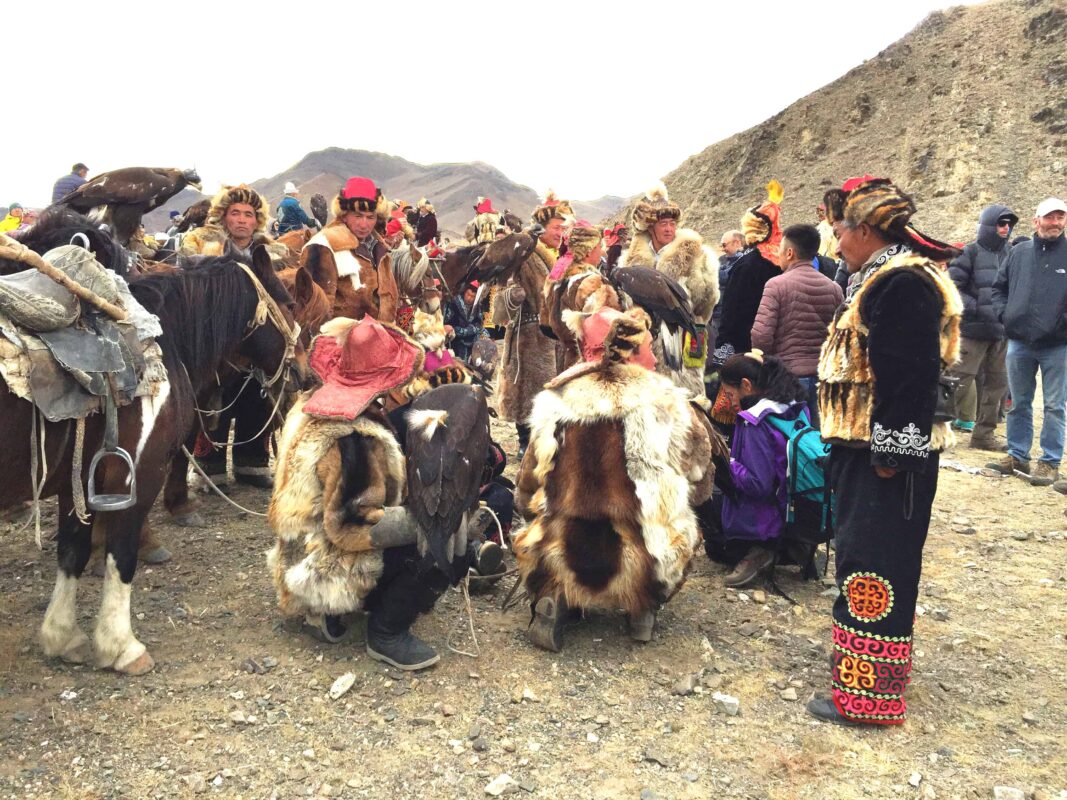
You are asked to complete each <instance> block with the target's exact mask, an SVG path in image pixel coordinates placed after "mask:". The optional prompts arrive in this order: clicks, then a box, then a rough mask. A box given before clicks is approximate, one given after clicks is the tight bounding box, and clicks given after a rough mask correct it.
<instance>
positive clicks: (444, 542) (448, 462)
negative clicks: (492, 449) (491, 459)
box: [406, 384, 489, 581]
mask: <svg viewBox="0 0 1067 800" xmlns="http://www.w3.org/2000/svg"><path fill="white" fill-rule="evenodd" d="M407 419H408V432H407V447H406V453H407V473H408V500H407V505H408V509H409V510H410V512H411V513H412V515H413V516H414V517H415V519H416V520H417V521H418V523H419V552H420V553H421V554H422V555H423V557H424V558H425V559H426V560H428V561H429V562H431V563H433V564H435V565H436V566H437V567H438V568H439V569H441V571H442V572H444V573H445V574H446V575H448V576H449V578H450V579H451V580H452V581H456V580H458V579H459V578H460V577H461V576H459V575H455V574H454V570H453V565H452V562H453V561H454V560H455V558H456V557H457V556H461V555H462V554H463V551H464V549H465V548H466V545H467V541H466V527H465V520H464V516H465V515H466V514H467V513H468V512H470V511H472V510H473V509H474V508H475V507H477V504H478V494H479V491H480V488H481V479H482V468H483V467H484V465H485V457H486V453H487V452H488V449H489V411H488V405H487V403H486V399H485V394H484V392H482V390H481V389H479V388H477V387H473V386H469V385H466V384H448V385H446V386H439V387H438V388H436V389H434V390H432V391H430V392H427V393H426V394H424V395H422V396H421V397H419V398H417V399H416V400H415V401H414V402H413V403H412V404H411V410H410V411H408V414H407Z"/></svg>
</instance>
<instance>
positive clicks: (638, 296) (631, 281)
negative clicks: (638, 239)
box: [609, 267, 697, 369]
mask: <svg viewBox="0 0 1067 800" xmlns="http://www.w3.org/2000/svg"><path fill="white" fill-rule="evenodd" d="M609 280H610V281H611V283H612V284H613V285H614V286H615V288H616V289H617V290H618V291H619V292H624V293H625V294H626V295H627V296H628V297H629V298H630V299H631V300H633V302H634V304H635V305H639V306H641V308H643V309H644V310H645V311H647V312H648V315H649V316H650V317H652V330H653V331H654V333H655V335H657V336H658V337H659V340H660V344H661V345H662V346H663V358H664V361H665V362H666V363H667V366H668V367H670V368H671V369H680V368H681V366H682V332H683V331H686V332H688V333H690V334H691V335H693V336H696V335H697V328H696V323H695V321H694V320H693V304H692V303H691V302H690V300H689V293H688V292H687V291H686V290H685V287H684V286H682V285H681V284H680V283H678V282H677V281H676V280H674V279H673V278H670V277H668V276H666V275H664V274H663V273H662V272H660V271H659V270H655V269H650V268H649V267H618V268H616V269H614V270H612V271H611V277H610V278H609Z"/></svg>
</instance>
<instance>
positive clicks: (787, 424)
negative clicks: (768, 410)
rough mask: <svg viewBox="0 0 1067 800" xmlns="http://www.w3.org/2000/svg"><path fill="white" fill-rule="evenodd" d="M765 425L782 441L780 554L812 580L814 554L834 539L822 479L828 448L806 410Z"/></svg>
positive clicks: (825, 484) (831, 511)
mask: <svg viewBox="0 0 1067 800" xmlns="http://www.w3.org/2000/svg"><path fill="white" fill-rule="evenodd" d="M766 422H768V423H769V424H770V425H771V427H773V428H774V429H775V430H776V431H778V432H779V433H781V434H782V435H783V436H785V439H786V487H787V488H788V490H789V506H788V511H787V512H786V520H785V533H784V534H783V536H782V551H783V553H785V554H787V555H789V556H791V560H792V561H794V562H795V563H798V564H800V565H801V566H802V567H805V572H806V573H809V576H810V577H814V575H812V574H810V573H811V572H812V571H813V570H814V563H813V562H814V556H815V550H816V549H817V548H818V546H819V545H820V544H824V543H827V542H829V541H830V540H831V539H832V538H833V536H834V497H833V493H832V492H831V491H830V483H829V481H828V480H827V479H826V464H827V461H828V459H829V455H830V445H828V444H825V443H823V441H822V438H821V436H820V434H819V430H818V428H813V427H812V426H811V417H810V416H809V415H808V412H807V410H806V409H805V410H804V411H802V412H801V413H800V415H799V416H798V417H797V418H796V419H794V420H789V419H782V418H781V417H778V416H775V415H773V414H772V415H770V416H768V417H767V418H766ZM827 560H829V559H827Z"/></svg>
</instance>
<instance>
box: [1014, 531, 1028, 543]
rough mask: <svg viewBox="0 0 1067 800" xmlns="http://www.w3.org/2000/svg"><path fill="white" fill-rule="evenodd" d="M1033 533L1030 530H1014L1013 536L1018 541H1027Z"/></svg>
mask: <svg viewBox="0 0 1067 800" xmlns="http://www.w3.org/2000/svg"><path fill="white" fill-rule="evenodd" d="M1032 536H1033V534H1032V533H1031V532H1030V531H1012V532H1011V538H1012V539H1014V540H1015V541H1017V542H1025V541H1027V540H1028V539H1030V538H1031V537H1032Z"/></svg>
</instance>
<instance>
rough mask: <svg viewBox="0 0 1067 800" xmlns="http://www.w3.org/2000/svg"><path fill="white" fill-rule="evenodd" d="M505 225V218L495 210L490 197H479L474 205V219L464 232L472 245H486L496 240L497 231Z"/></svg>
mask: <svg viewBox="0 0 1067 800" xmlns="http://www.w3.org/2000/svg"><path fill="white" fill-rule="evenodd" d="M503 225H504V216H503V215H502V214H501V213H500V212H499V211H496V210H495V209H494V208H493V201H492V200H490V199H489V198H488V197H479V198H478V202H477V203H475V204H474V219H472V220H471V221H470V222H468V223H467V228H466V231H465V232H464V233H465V235H466V237H467V241H468V242H470V243H471V244H485V243H486V242H491V241H493V240H494V239H495V238H496V232H497V229H498V228H500V227H501V226H503Z"/></svg>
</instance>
